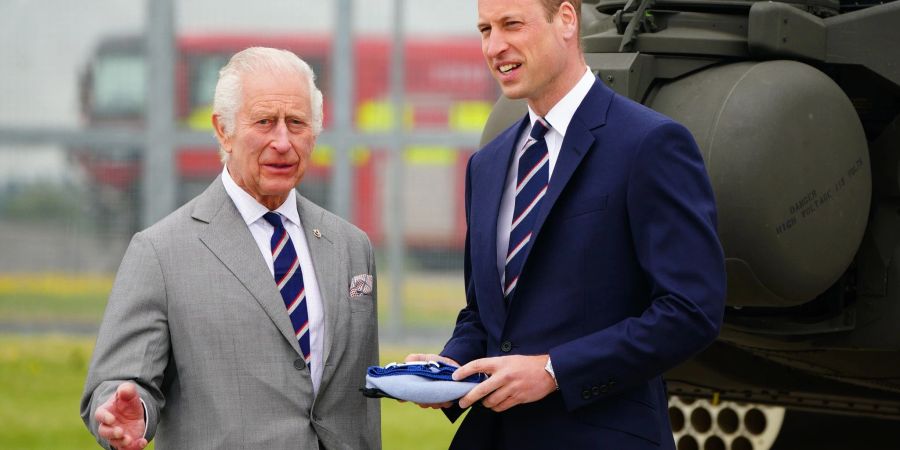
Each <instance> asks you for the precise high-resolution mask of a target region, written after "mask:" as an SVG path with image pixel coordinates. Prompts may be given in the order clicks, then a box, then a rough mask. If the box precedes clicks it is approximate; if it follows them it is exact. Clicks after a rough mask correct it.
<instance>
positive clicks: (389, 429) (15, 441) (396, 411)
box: [0, 335, 458, 450]
mask: <svg viewBox="0 0 900 450" xmlns="http://www.w3.org/2000/svg"><path fill="white" fill-rule="evenodd" d="M92 347H93V339H92V338H86V337H70V336H59V335H53V336H11V335H0V386H2V388H0V423H2V424H3V426H2V427H0V449H90V448H99V447H97V445H96V443H94V440H93V437H92V436H91V435H90V434H89V433H88V432H87V430H86V429H85V427H84V424H82V422H81V418H80V417H79V415H78V414H79V413H78V409H79V404H78V403H79V400H80V397H81V390H82V388H83V386H84V378H85V375H86V373H87V365H88V362H89V360H90V356H91V348H92ZM407 353H408V351H407V349H401V348H391V347H387V348H382V350H381V354H382V360H383V361H396V360H402V358H403V356H405V355H406V354H407ZM373 401H375V400H373ZM380 401H381V404H382V438H383V445H384V448H385V449H388V450H393V449H401V450H402V449H417V450H428V449H445V448H447V445H448V444H449V443H450V439H451V437H452V436H453V432H454V431H455V429H456V425H453V424H450V422H448V421H447V420H446V419H445V418H444V416H443V415H442V414H441V413H440V412H438V411H433V410H424V409H421V408H419V407H417V406H415V405H412V404H409V403H404V404H401V403H399V402H395V401H388V400H380ZM457 423H458V422H457Z"/></svg>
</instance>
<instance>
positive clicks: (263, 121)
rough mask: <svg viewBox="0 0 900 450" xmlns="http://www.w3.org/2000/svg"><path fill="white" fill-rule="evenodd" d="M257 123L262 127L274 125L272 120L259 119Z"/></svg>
mask: <svg viewBox="0 0 900 450" xmlns="http://www.w3.org/2000/svg"><path fill="white" fill-rule="evenodd" d="M256 123H258V124H260V125H268V124H270V123H272V120H271V119H259V120H257V121H256Z"/></svg>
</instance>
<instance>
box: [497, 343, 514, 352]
mask: <svg viewBox="0 0 900 450" xmlns="http://www.w3.org/2000/svg"><path fill="white" fill-rule="evenodd" d="M510 350H512V342H509V341H503V343H502V344H500V351H501V352H503V353H509V351H510Z"/></svg>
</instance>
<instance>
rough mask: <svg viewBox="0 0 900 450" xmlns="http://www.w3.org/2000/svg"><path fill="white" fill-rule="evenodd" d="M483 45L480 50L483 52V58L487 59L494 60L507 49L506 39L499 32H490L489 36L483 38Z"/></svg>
mask: <svg viewBox="0 0 900 450" xmlns="http://www.w3.org/2000/svg"><path fill="white" fill-rule="evenodd" d="M483 44H484V46H483V48H482V50H483V52H484V56H487V57H488V58H496V57H497V56H499V55H500V54H501V53H503V52H504V51H505V50H506V49H507V47H508V45H507V43H506V38H505V37H504V36H503V33H502V32H500V31H493V32H491V34H490V35H488V36H487V37H486V38H485V40H484V43H483Z"/></svg>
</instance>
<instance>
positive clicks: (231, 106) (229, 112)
mask: <svg viewBox="0 0 900 450" xmlns="http://www.w3.org/2000/svg"><path fill="white" fill-rule="evenodd" d="M260 72H282V73H285V72H286V73H297V74H300V75H303V77H304V78H305V79H306V81H307V83H309V86H308V87H309V89H308V90H309V102H310V111H311V112H312V130H313V134H314V135H316V136H318V135H319V133H321V132H322V115H323V113H322V91H320V90H319V89H318V88H317V87H316V74H315V73H313V70H312V68H310V67H309V64H307V63H306V62H305V61H303V60H302V59H300V58H299V57H298V56H297V55H295V54H294V53H292V52H290V51H287V50H279V49H275V48H268V47H250V48H247V49H245V50H241V51H240V52H238V53H235V54H234V56H232V57H231V59H230V60H229V61H228V64H226V65H225V67H223V68H222V70H220V71H219V81H218V82H217V83H216V93H215V96H214V97H213V114H214V115H217V116H219V123H220V124H221V126H222V128H223V129H224V130H225V133H226V135H229V136H230V135H232V134H234V129H235V125H234V122H235V120H236V117H237V111H238V109H240V107H241V102H242V98H241V82H242V77H243V76H244V75H249V74H253V73H260ZM219 154H220V155H221V157H222V161H223V162H225V161H227V159H228V153H226V152H225V150H224V149H223V148H221V147H220V148H219Z"/></svg>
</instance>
